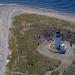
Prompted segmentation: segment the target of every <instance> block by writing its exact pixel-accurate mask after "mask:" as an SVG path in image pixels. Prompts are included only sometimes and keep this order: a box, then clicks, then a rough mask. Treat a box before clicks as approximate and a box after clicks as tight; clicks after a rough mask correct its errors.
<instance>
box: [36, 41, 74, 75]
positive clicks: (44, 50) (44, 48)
mask: <svg viewBox="0 0 75 75" xmlns="http://www.w3.org/2000/svg"><path fill="white" fill-rule="evenodd" d="M64 43H65V44H66V46H67V50H66V53H65V54H58V53H52V52H50V50H49V49H48V45H49V43H47V42H45V43H43V44H42V45H40V46H39V47H38V48H37V50H38V51H39V53H41V54H43V55H45V56H48V57H50V58H53V59H57V60H59V61H61V65H60V66H59V67H58V68H56V69H55V70H52V71H59V75H63V72H64V70H65V69H66V68H68V67H69V66H70V65H71V63H72V62H73V60H75V55H74V48H75V45H73V47H72V48H71V47H70V46H69V42H66V41H64ZM52 71H48V72H46V73H45V75H50V74H51V72H52Z"/></svg>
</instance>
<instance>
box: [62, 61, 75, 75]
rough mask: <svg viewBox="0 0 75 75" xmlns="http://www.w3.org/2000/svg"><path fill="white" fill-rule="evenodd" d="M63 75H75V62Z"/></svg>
mask: <svg viewBox="0 0 75 75" xmlns="http://www.w3.org/2000/svg"><path fill="white" fill-rule="evenodd" d="M63 75H75V60H74V62H73V63H72V64H71V65H70V67H69V68H67V69H66V70H65V71H64V73H63Z"/></svg>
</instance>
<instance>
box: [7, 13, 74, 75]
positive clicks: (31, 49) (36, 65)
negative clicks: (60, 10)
mask: <svg viewBox="0 0 75 75" xmlns="http://www.w3.org/2000/svg"><path fill="white" fill-rule="evenodd" d="M54 26H55V27H59V28H64V29H70V30H74V29H75V25H74V24H72V23H69V22H65V21H62V20H59V19H56V18H50V17H46V16H41V15H36V14H21V15H18V16H15V17H14V18H13V22H12V28H11V29H10V35H9V49H10V51H11V56H9V59H10V62H9V63H8V65H7V66H8V72H9V74H8V75H11V74H10V72H21V73H26V72H28V73H29V74H38V75H43V74H44V73H45V72H46V71H48V70H53V69H55V68H56V67H57V66H59V64H60V62H59V61H57V60H54V59H51V58H48V57H45V56H43V55H41V54H39V53H38V52H37V50H36V48H37V46H38V43H39V42H40V40H39V38H38V35H40V34H41V33H42V32H43V31H44V30H45V29H47V28H48V27H54ZM13 75H15V74H14V73H13ZM20 75H21V74H20Z"/></svg>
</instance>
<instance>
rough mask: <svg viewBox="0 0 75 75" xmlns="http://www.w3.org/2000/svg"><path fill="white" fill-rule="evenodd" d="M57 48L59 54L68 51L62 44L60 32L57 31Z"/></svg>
mask: <svg viewBox="0 0 75 75" xmlns="http://www.w3.org/2000/svg"><path fill="white" fill-rule="evenodd" d="M55 48H56V49H57V50H58V52H59V53H61V54H64V53H65V51H66V46H65V44H62V42H61V34H60V30H57V32H56V35H55Z"/></svg>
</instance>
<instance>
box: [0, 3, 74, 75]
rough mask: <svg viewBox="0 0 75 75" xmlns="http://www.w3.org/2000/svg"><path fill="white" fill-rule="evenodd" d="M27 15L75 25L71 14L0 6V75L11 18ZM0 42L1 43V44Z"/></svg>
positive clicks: (5, 58)
mask: <svg viewBox="0 0 75 75" xmlns="http://www.w3.org/2000/svg"><path fill="white" fill-rule="evenodd" d="M23 13H29V14H38V15H45V16H48V17H54V18H58V19H62V20H65V21H68V22H72V23H75V16H74V15H71V14H64V13H61V12H58V11H54V10H46V9H42V8H36V7H30V6H22V5H16V4H6V5H5V4H0V35H1V36H0V44H1V46H0V48H1V49H2V52H1V53H2V54H3V55H2V58H1V59H0V60H4V61H3V62H0V64H1V66H0V75H4V73H3V72H4V70H5V66H6V62H5V60H7V56H8V52H9V49H8V47H9V46H8V40H9V39H8V34H9V28H10V27H11V22H12V20H11V18H12V17H14V16H15V15H18V14H23ZM1 42H2V43H1Z"/></svg>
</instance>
